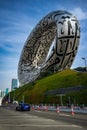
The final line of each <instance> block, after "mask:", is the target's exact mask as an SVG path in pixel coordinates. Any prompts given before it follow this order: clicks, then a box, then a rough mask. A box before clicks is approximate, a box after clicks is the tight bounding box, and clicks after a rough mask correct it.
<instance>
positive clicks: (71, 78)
mask: <svg viewBox="0 0 87 130" xmlns="http://www.w3.org/2000/svg"><path fill="white" fill-rule="evenodd" d="M78 85H84V86H87V73H83V72H77V71H74V70H65V71H61V72H58V73H56V74H53V75H51V76H48V77H45V78H43V79H40V80H37V81H35V82H33V83H30V84H27V85H24V86H22V87H20V88H18V89H17V90H15V93H13V92H12V93H11V97H13V96H15V97H16V100H18V101H20V100H22V99H23V96H24V99H25V102H28V103H57V104H60V99H59V97H56V96H55V95H54V96H45V95H44V94H45V92H47V91H48V90H54V89H58V88H65V87H72V86H78ZM69 96H70V97H71V102H72V103H78V104H81V103H84V104H85V105H86V104H87V100H86V99H87V89H85V90H81V91H80V92H76V93H75V92H74V93H69V94H66V95H65V96H64V97H63V102H64V104H66V103H67V102H68V97H69Z"/></svg>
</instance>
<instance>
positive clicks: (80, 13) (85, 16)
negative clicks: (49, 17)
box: [70, 8, 87, 20]
mask: <svg viewBox="0 0 87 130" xmlns="http://www.w3.org/2000/svg"><path fill="white" fill-rule="evenodd" d="M70 12H72V14H73V15H75V16H76V17H77V18H78V20H85V19H87V12H84V11H83V10H82V9H81V8H75V9H73V10H71V11H70Z"/></svg>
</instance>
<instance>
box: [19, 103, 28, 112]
mask: <svg viewBox="0 0 87 130" xmlns="http://www.w3.org/2000/svg"><path fill="white" fill-rule="evenodd" d="M16 111H30V105H29V104H26V103H19V106H17V107H16Z"/></svg>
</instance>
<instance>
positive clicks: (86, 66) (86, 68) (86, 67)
mask: <svg viewBox="0 0 87 130" xmlns="http://www.w3.org/2000/svg"><path fill="white" fill-rule="evenodd" d="M82 60H84V62H85V70H86V71H87V64H86V58H84V57H82Z"/></svg>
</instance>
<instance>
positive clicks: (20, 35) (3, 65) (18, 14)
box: [0, 0, 87, 90]
mask: <svg viewBox="0 0 87 130" xmlns="http://www.w3.org/2000/svg"><path fill="white" fill-rule="evenodd" d="M55 10H67V11H69V12H71V13H72V14H74V15H75V16H77V18H78V20H79V23H80V26H81V38H80V45H79V49H78V53H77V55H76V57H75V60H74V62H73V65H72V68H76V67H78V66H84V65H85V64H84V61H83V60H82V57H85V58H87V0H0V89H1V90H4V89H5V88H9V89H10V88H11V80H12V78H17V69H18V61H19V57H20V54H21V51H22V48H23V46H24V43H25V41H26V39H27V37H28V36H29V34H30V32H31V31H32V29H33V28H34V27H35V25H36V24H37V23H38V22H39V20H41V19H42V17H43V16H45V15H47V14H48V13H49V12H52V11H55Z"/></svg>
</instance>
